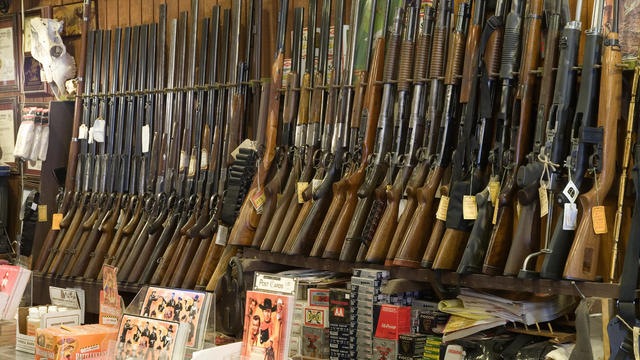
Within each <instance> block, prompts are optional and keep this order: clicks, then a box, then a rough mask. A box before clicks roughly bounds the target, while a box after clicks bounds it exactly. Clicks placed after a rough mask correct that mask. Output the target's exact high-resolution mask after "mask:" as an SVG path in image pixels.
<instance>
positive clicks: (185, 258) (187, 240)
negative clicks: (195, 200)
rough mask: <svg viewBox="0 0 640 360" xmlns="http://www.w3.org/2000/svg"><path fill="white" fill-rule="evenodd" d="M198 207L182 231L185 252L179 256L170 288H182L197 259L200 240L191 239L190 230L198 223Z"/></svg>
mask: <svg viewBox="0 0 640 360" xmlns="http://www.w3.org/2000/svg"><path fill="white" fill-rule="evenodd" d="M197 209H198V207H197V206H196V208H195V209H194V210H193V214H192V215H193V216H191V217H190V218H189V220H187V222H186V223H185V224H184V226H183V227H182V228H181V229H180V233H181V234H182V238H181V239H180V241H184V245H183V251H182V254H181V255H180V256H178V260H179V261H178V263H177V264H176V267H175V269H174V271H172V273H173V276H172V277H171V281H170V282H169V286H170V287H180V285H182V282H183V281H184V278H185V276H187V271H188V270H189V266H190V265H191V264H192V261H193V258H194V257H195V253H196V251H197V250H198V239H196V238H192V237H189V234H188V233H189V229H191V228H192V227H193V225H195V223H196V219H197V218H198V211H197Z"/></svg>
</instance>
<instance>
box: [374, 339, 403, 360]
mask: <svg viewBox="0 0 640 360" xmlns="http://www.w3.org/2000/svg"><path fill="white" fill-rule="evenodd" d="M397 354H398V351H397V343H396V342H395V341H394V340H389V339H381V338H374V339H373V359H374V360H386V359H395V358H396V357H397Z"/></svg>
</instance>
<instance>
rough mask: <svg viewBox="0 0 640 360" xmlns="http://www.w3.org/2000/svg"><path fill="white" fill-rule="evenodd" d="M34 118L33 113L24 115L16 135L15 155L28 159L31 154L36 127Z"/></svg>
mask: <svg viewBox="0 0 640 360" xmlns="http://www.w3.org/2000/svg"><path fill="white" fill-rule="evenodd" d="M34 119H35V116H34V115H32V114H26V115H24V116H22V121H21V122H20V127H19V128H18V135H17V136H16V146H15V148H14V150H13V155H14V156H15V157H19V158H21V159H28V158H29V156H30V155H31V147H32V146H33V135H34V127H35V124H34Z"/></svg>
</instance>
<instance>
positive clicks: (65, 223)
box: [60, 200, 81, 229]
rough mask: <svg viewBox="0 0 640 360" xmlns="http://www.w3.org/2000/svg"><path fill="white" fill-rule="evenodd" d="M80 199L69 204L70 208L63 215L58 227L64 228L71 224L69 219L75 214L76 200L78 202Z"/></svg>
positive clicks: (71, 219)
mask: <svg viewBox="0 0 640 360" xmlns="http://www.w3.org/2000/svg"><path fill="white" fill-rule="evenodd" d="M80 201H81V200H78V201H74V202H73V203H72V205H71V209H69V211H68V212H67V213H66V214H65V215H64V217H63V218H62V221H60V229H64V228H67V227H69V225H71V221H73V215H74V214H75V212H76V210H77V209H78V202H80Z"/></svg>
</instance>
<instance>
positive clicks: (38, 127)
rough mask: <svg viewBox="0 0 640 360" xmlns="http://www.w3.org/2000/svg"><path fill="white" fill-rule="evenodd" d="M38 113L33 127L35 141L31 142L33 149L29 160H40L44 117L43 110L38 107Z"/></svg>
mask: <svg viewBox="0 0 640 360" xmlns="http://www.w3.org/2000/svg"><path fill="white" fill-rule="evenodd" d="M38 110H39V111H38V114H37V115H36V117H35V119H34V128H33V143H32V144H31V151H30V153H29V160H33V161H36V160H38V151H39V150H40V140H41V138H42V119H41V115H40V114H41V111H40V109H38Z"/></svg>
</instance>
